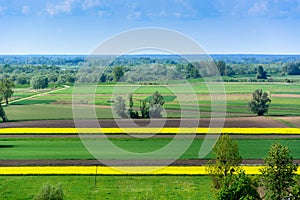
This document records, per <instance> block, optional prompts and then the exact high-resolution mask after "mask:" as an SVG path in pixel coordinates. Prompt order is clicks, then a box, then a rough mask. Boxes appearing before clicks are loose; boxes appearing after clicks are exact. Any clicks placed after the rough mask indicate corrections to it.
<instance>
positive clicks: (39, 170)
mask: <svg viewBox="0 0 300 200" xmlns="http://www.w3.org/2000/svg"><path fill="white" fill-rule="evenodd" d="M205 168H206V166H186V167H185V166H167V167H161V166H130V167H126V166H120V167H118V166H115V167H107V166H45V167H39V166H37V167H33V166H26V167H23V166H22V167H0V175H95V174H98V175H206V174H207V172H206V170H205ZM241 168H242V169H243V170H244V171H245V173H246V174H260V171H259V169H261V168H263V166H242V167H241ZM297 174H300V167H299V168H298V171H297Z"/></svg>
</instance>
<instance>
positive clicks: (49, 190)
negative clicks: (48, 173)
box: [34, 183, 64, 200]
mask: <svg viewBox="0 0 300 200" xmlns="http://www.w3.org/2000/svg"><path fill="white" fill-rule="evenodd" d="M63 199H64V194H63V189H62V187H61V184H58V185H56V186H54V185H50V184H48V183H46V184H44V185H43V186H42V187H41V189H40V191H39V192H38V194H37V195H36V196H35V198H34V200H63Z"/></svg>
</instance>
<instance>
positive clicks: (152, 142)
mask: <svg viewBox="0 0 300 200" xmlns="http://www.w3.org/2000/svg"><path fill="white" fill-rule="evenodd" d="M171 140H172V139H171V138H149V139H127V138H113V139H110V141H111V142H112V143H113V144H115V145H116V146H118V147H119V148H120V149H124V150H127V151H129V152H134V153H145V152H152V151H155V150H158V149H160V148H162V147H165V146H166V145H167V144H169V142H170V141H171ZM184 140H187V139H182V141H183V144H184V142H185V141H184ZM275 141H278V142H280V143H281V144H284V145H288V146H289V149H290V151H291V154H292V156H293V157H294V158H295V159H300V149H299V142H300V139H240V140H237V142H238V144H239V150H240V154H241V156H242V157H243V158H244V159H262V158H264V157H265V156H266V154H267V152H268V150H269V146H270V145H271V144H272V143H274V142H275ZM87 142H89V145H91V146H94V147H98V148H99V147H101V145H102V144H103V143H102V142H103V139H97V140H95V139H90V140H87ZM202 142H203V139H199V138H198V139H195V140H194V141H193V142H192V144H191V145H190V146H189V148H188V149H187V151H186V152H184V153H183V155H182V156H181V159H195V158H199V156H198V154H199V150H200V147H201V145H202ZM91 146H90V147H91ZM0 151H1V154H0V159H1V160H5V159H8V160H15V159H94V157H93V156H92V155H90V153H89V152H88V151H87V150H86V148H85V146H84V145H83V144H82V142H81V140H80V139H78V138H65V139H55V138H45V139H37V138H29V139H0ZM176 151H177V153H178V154H179V153H181V152H180V148H176V149H173V151H172V152H170V153H172V154H174V152H175V155H176ZM101 152H102V153H103V154H102V158H103V159H128V157H127V156H122V155H118V157H116V154H114V153H113V152H112V151H111V149H109V148H102V149H101ZM103 155H104V156H103ZM132 158H133V159H134V157H132ZM171 158H172V157H171V154H170V155H168V154H164V155H160V156H159V158H158V159H171ZM205 158H212V154H211V153H209V154H208V155H207V156H206V157H205Z"/></svg>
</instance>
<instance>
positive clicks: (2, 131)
mask: <svg viewBox="0 0 300 200" xmlns="http://www.w3.org/2000/svg"><path fill="white" fill-rule="evenodd" d="M127 133H130V134H153V133H156V134H195V133H196V134H203V135H204V134H218V133H224V134H230V135H243V134H245V135H261V134H262V135H300V128H0V135H7V134H9V135H27V134H33V135H34V134H37V135H38V134H50V135H51V134H61V135H74V134H127Z"/></svg>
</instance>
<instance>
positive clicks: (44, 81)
mask: <svg viewBox="0 0 300 200" xmlns="http://www.w3.org/2000/svg"><path fill="white" fill-rule="evenodd" d="M30 86H31V87H32V88H33V89H44V88H47V87H48V78H47V77H46V76H34V77H32V78H31V80H30Z"/></svg>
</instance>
